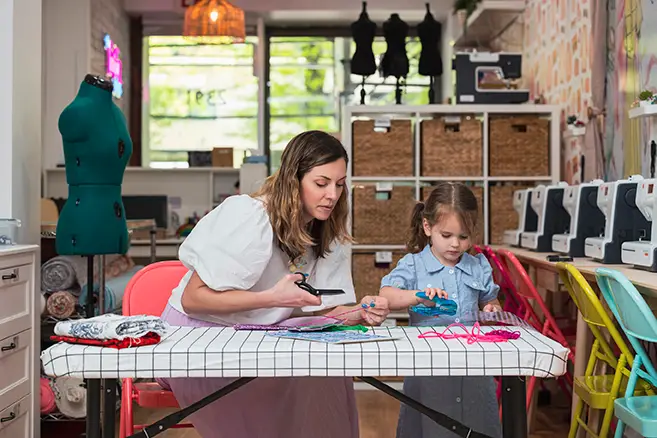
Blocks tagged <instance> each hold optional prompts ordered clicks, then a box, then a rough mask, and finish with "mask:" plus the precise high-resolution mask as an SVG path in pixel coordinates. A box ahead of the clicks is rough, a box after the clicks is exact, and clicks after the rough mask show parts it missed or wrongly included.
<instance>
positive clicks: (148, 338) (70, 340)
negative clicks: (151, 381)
mask: <svg viewBox="0 0 657 438" xmlns="http://www.w3.org/2000/svg"><path fill="white" fill-rule="evenodd" d="M50 339H51V340H53V341H55V342H66V343H67V344H81V345H93V346H96V347H108V348H116V349H117V350H120V349H122V348H131V347H139V346H141V345H155V344H157V343H158V342H160V335H158V334H157V333H153V332H148V333H146V334H145V335H144V336H142V337H141V338H124V339H104V340H100V339H83V338H74V337H71V336H51V337H50Z"/></svg>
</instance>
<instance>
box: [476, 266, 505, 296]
mask: <svg viewBox="0 0 657 438" xmlns="http://www.w3.org/2000/svg"><path fill="white" fill-rule="evenodd" d="M475 257H476V259H477V261H478V262H479V267H480V269H481V273H482V277H481V281H482V284H483V285H484V287H483V289H482V290H481V291H480V292H479V303H482V304H483V303H489V302H491V301H493V300H494V299H496V298H497V294H498V293H499V291H500V287H499V286H498V285H497V284H495V280H494V279H493V268H492V267H491V265H490V263H489V262H488V260H487V259H486V256H484V255H483V254H477V255H476V256H475Z"/></svg>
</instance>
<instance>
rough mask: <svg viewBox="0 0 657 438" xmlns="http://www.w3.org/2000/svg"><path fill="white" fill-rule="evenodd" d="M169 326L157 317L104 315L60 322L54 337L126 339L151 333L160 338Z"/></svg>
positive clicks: (56, 325)
mask: <svg viewBox="0 0 657 438" xmlns="http://www.w3.org/2000/svg"><path fill="white" fill-rule="evenodd" d="M168 329H169V325H168V324H166V323H165V322H163V321H162V320H161V319H160V318H159V317H157V316H149V315H134V316H121V315H113V314H109V313H108V314H105V315H100V316H95V317H93V318H85V319H76V320H71V321H60V322H58V323H57V324H55V329H54V334H55V336H68V337H74V338H80V339H96V340H107V339H118V340H121V339H126V338H140V337H142V336H145V335H147V334H149V333H151V332H153V333H157V334H158V335H160V336H162V335H164V334H166V332H167V330H168Z"/></svg>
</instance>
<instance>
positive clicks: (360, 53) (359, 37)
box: [351, 2, 376, 105]
mask: <svg viewBox="0 0 657 438" xmlns="http://www.w3.org/2000/svg"><path fill="white" fill-rule="evenodd" d="M351 35H352V37H353V39H354V42H355V43H356V51H355V52H354V56H353V57H352V58H351V73H353V74H355V75H359V76H362V77H363V83H362V86H361V89H360V104H361V105H365V78H366V77H367V76H370V75H373V74H374V73H375V72H376V61H375V60H374V52H373V51H372V43H373V42H374V37H375V36H376V23H375V22H373V21H372V20H370V17H369V15H368V14H367V2H363V10H362V12H361V13H360V16H359V17H358V20H356V21H354V22H353V23H351Z"/></svg>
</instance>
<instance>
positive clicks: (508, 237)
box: [504, 189, 538, 246]
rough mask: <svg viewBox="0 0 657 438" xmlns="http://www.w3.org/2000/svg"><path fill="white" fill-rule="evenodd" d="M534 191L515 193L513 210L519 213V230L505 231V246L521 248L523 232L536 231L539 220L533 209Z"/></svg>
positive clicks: (526, 190) (527, 190)
mask: <svg viewBox="0 0 657 438" xmlns="http://www.w3.org/2000/svg"><path fill="white" fill-rule="evenodd" d="M531 197H532V189H522V190H516V191H515V192H513V209H514V210H515V211H516V212H517V213H518V228H517V229H515V230H506V231H504V244H505V245H511V246H520V235H521V234H522V232H523V231H536V226H537V221H538V218H537V216H536V212H535V211H534V209H532V207H531Z"/></svg>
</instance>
